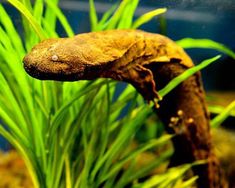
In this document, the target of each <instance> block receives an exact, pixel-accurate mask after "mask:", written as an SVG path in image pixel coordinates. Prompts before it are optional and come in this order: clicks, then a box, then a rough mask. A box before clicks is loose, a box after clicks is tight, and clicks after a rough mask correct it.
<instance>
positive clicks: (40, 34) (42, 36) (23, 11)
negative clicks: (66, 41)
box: [7, 0, 46, 40]
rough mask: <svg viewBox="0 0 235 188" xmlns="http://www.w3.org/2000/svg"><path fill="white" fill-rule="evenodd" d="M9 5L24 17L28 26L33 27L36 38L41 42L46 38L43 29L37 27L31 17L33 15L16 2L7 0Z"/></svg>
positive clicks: (15, 0)
mask: <svg viewBox="0 0 235 188" xmlns="http://www.w3.org/2000/svg"><path fill="white" fill-rule="evenodd" d="M7 1H8V2H9V3H11V4H12V5H13V6H14V7H15V8H16V9H17V10H19V11H20V12H21V14H22V15H24V16H25V18H26V19H27V20H28V22H29V23H30V25H31V26H32V27H33V29H34V30H35V32H36V33H37V35H38V37H39V38H40V39H41V40H43V39H45V38H46V34H45V33H44V31H43V29H42V28H41V26H40V25H39V23H38V22H37V21H36V19H35V18H34V17H33V15H32V14H31V13H30V11H29V10H28V9H27V8H26V7H25V6H24V4H22V3H21V2H20V1H18V0H7Z"/></svg>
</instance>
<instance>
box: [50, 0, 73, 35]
mask: <svg viewBox="0 0 235 188" xmlns="http://www.w3.org/2000/svg"><path fill="white" fill-rule="evenodd" d="M46 3H47V4H48V6H49V7H50V8H51V9H52V11H53V12H54V13H55V14H56V16H57V17H58V19H59V21H60V23H61V24H62V26H63V28H64V30H65V31H66V33H67V35H68V36H69V37H72V36H74V32H73V30H72V28H71V26H70V25H69V23H68V20H67V18H66V17H65V16H64V14H63V13H62V11H61V10H60V9H59V8H58V6H56V5H55V4H54V3H52V2H51V1H50V0H46Z"/></svg>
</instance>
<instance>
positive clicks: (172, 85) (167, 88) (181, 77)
mask: <svg viewBox="0 0 235 188" xmlns="http://www.w3.org/2000/svg"><path fill="white" fill-rule="evenodd" d="M220 57H221V56H220V55H218V56H215V57H213V58H210V59H207V60H204V61H203V62H202V63H200V64H199V65H197V66H195V67H192V68H190V69H188V70H186V71H185V72H183V73H182V74H181V75H179V76H177V77H175V78H174V79H172V80H171V81H170V82H169V83H168V84H167V85H166V86H165V87H164V88H163V89H161V90H160V91H159V92H158V93H159V95H160V96H161V97H164V96H165V95H166V94H168V93H169V92H170V91H171V90H172V89H174V88H175V87H176V86H177V85H179V84H180V83H181V82H182V81H184V80H186V79H187V78H188V77H190V76H192V75H193V74H195V73H196V72H198V71H199V70H201V69H203V68H205V67H207V66H208V65H210V64H211V63H213V62H215V61H216V60H218V59H219V58H220Z"/></svg>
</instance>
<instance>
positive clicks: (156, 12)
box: [132, 8, 167, 29]
mask: <svg viewBox="0 0 235 188" xmlns="http://www.w3.org/2000/svg"><path fill="white" fill-rule="evenodd" d="M166 11H167V9H166V8H159V9H156V10H153V11H150V12H147V13H146V14H144V15H142V16H141V17H139V18H138V19H137V20H136V21H135V22H134V23H133V25H132V28H133V29H136V28H138V27H140V26H141V25H143V24H144V23H147V22H149V21H150V20H151V19H153V18H154V17H155V16H157V15H159V14H163V13H165V12H166Z"/></svg>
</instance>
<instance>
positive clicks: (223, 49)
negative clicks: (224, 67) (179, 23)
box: [177, 38, 235, 59]
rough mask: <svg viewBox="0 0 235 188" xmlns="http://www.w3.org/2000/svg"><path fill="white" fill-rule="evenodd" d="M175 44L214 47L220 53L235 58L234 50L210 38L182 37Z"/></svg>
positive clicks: (188, 46)
mask: <svg viewBox="0 0 235 188" xmlns="http://www.w3.org/2000/svg"><path fill="white" fill-rule="evenodd" d="M177 44H179V45H180V46H182V47H183V48H186V49H187V48H208V49H214V50H217V51H220V52H222V53H225V54H226V55H228V56H230V57H232V58H233V59H235V52H233V51H232V50H231V49H229V48H228V47H226V46H225V45H223V44H220V43H218V42H215V41H213V40H210V39H192V38H184V39H182V40H179V41H177Z"/></svg>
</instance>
